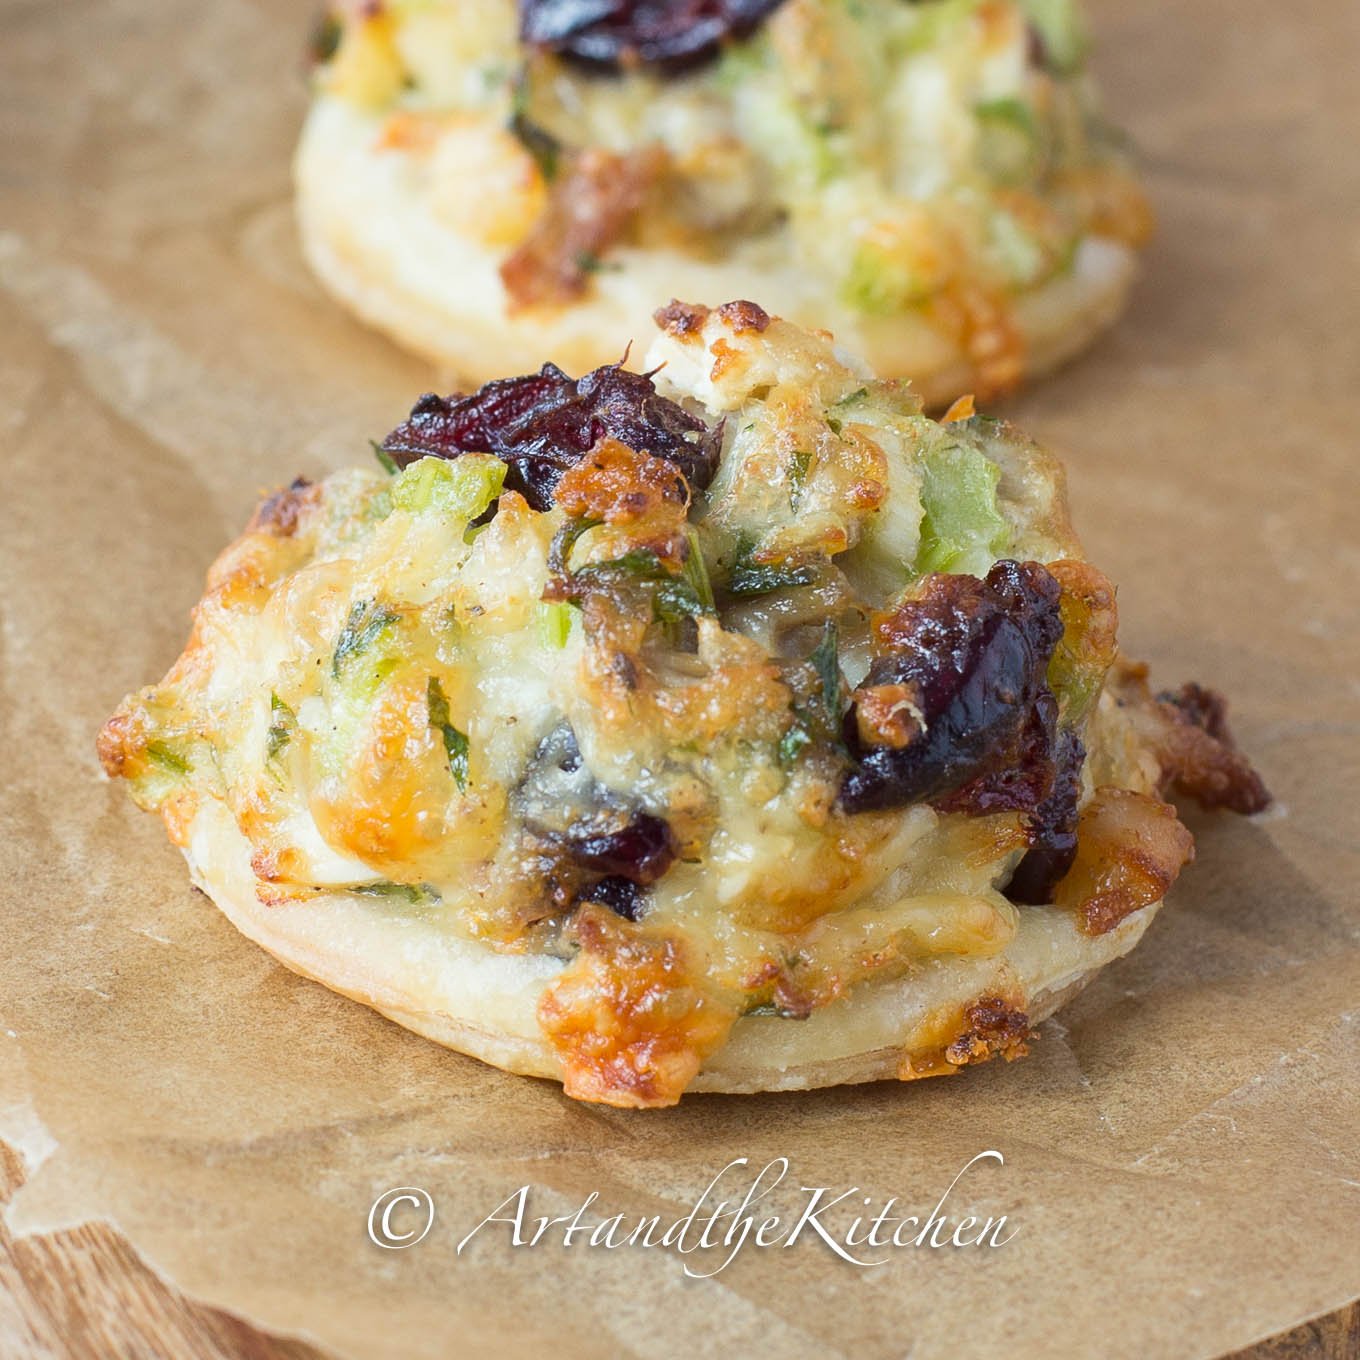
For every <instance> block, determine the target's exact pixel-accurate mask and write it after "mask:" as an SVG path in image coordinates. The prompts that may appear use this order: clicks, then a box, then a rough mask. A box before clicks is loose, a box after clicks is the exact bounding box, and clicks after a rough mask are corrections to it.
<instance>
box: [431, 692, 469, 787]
mask: <svg viewBox="0 0 1360 1360" xmlns="http://www.w3.org/2000/svg"><path fill="white" fill-rule="evenodd" d="M425 698H426V703H427V704H428V705H429V710H430V726H431V727H432V728H434V730H435V731H436V732H438V733H440V734H441V735H442V736H443V738H444V752H445V754H446V755H447V756H448V758H449V773H450V774H451V775H453V782H454V783H455V784H457V785H458V792H459V793H466V792H467V785H468V739H467V733H465V732H460V731H459V730H458V729H457V728H456V727H455V726H454V725H453V724H452V723H451V722H450V721H449V701H448V698H447V696H446V695H445V694H444V687H443V686H442V685H441V684H440V683H439V681H438V679H436V677H434V676H433V675H432V676H430V683H429V685H428V686H427V687H426V690H425Z"/></svg>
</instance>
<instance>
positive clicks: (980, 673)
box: [99, 302, 1266, 1106]
mask: <svg viewBox="0 0 1360 1360" xmlns="http://www.w3.org/2000/svg"><path fill="white" fill-rule="evenodd" d="M657 320H658V323H659V325H660V328H661V334H660V336H659V338H658V340H657V341H656V343H655V344H654V346H653V347H652V350H651V352H650V353H649V355H648V357H647V365H648V368H649V370H650V372H649V373H648V374H639V373H633V372H629V371H627V370H624V369H622V368H620V367H618V366H613V365H611V366H606V367H604V368H601V369H598V370H595V371H593V372H590V373H587V374H585V375H584V376H582V377H580V378H575V377H572V376H569V375H567V374H566V373H564V372H562V371H561V370H559V369H557V368H554V367H553V366H552V365H545V366H544V367H543V368H542V369H541V370H540V371H539V372H538V373H535V374H532V375H530V376H527V377H522V378H512V379H506V380H501V381H497V382H494V383H491V384H489V385H488V386H486V387H484V388H483V389H481V390H480V391H478V392H475V393H473V394H471V395H469V396H463V397H449V398H440V397H436V396H432V395H431V396H426V397H423V398H421V400H420V401H419V402H418V403H417V404H416V406H415V407H414V408H413V410H412V412H411V415H410V418H409V419H408V420H407V421H406V422H405V423H403V424H402V425H401V426H399V427H398V428H397V429H396V430H394V431H393V432H392V433H391V434H390V435H389V436H388V437H387V438H386V439H385V440H384V441H383V443H382V444H381V445H380V446H379V453H380V461H381V463H382V464H383V466H382V468H381V469H375V470H373V471H362V470H351V471H346V472H337V473H334V474H332V475H331V476H330V477H328V478H327V479H326V480H325V481H324V482H322V483H320V484H316V485H311V484H308V483H306V482H302V481H298V482H295V483H294V484H293V485H292V486H291V487H289V488H287V489H286V490H284V491H281V492H279V493H277V494H276V495H274V496H272V497H270V498H269V499H268V500H266V501H265V502H264V503H263V504H262V505H261V506H260V508H259V509H258V511H257V512H256V515H255V517H254V519H253V520H252V522H251V524H250V525H249V527H248V528H247V530H246V532H245V533H244V534H243V535H242V536H241V537H240V538H239V539H238V540H237V541H236V542H235V543H234V544H232V545H231V546H230V547H229V548H228V549H227V550H226V551H225V552H224V553H223V554H222V556H221V557H220V558H219V559H218V561H217V562H216V563H215V564H214V566H213V568H212V570H211V572H210V575H209V580H208V588H207V592H206V594H205V595H204V598H203V600H202V601H201V602H200V603H199V605H198V606H197V608H196V610H195V618H194V628H193V633H192V636H191V637H190V640H189V643H188V646H187V647H186V649H185V652H184V654H183V656H182V657H181V658H180V659H179V661H178V662H177V663H176V664H175V666H174V667H173V668H172V669H171V671H170V673H169V674H168V675H167V676H166V677H165V679H164V680H163V681H161V683H160V684H158V685H155V686H153V687H151V688H149V689H146V690H143V691H141V692H140V693H138V694H135V695H132V696H130V697H129V698H128V699H127V700H126V701H125V702H124V704H123V705H122V707H121V708H120V709H119V711H118V712H117V713H116V714H115V715H114V716H113V717H112V718H111V719H110V720H109V722H108V723H107V724H106V726H105V728H104V730H103V732H102V733H101V734H100V739H99V749H100V754H101V757H102V759H103V762H104V765H105V767H106V769H107V770H108V771H109V773H110V774H114V775H119V776H122V777H125V778H127V779H129V780H130V781H131V785H132V790H133V793H134V796H135V797H136V798H137V800H138V801H139V802H140V803H141V804H142V805H144V806H146V807H148V808H154V809H155V810H157V811H159V813H160V814H161V816H162V817H163V818H164V820H165V822H166V825H167V827H168V829H169V831H170V834H171V837H172V839H173V840H174V841H175V842H176V844H178V845H179V846H180V847H181V848H182V849H183V851H184V853H185V854H186V856H187V857H188V860H189V863H190V866H191V869H192V872H193V875H194V879H195V881H196V882H197V883H198V884H199V885H200V886H201V887H202V888H203V890H204V891H205V892H206V893H207V894H208V895H209V896H210V897H211V898H213V900H214V901H216V902H217V904H218V905H219V906H220V907H221V909H222V910H223V911H224V912H225V913H226V914H227V915H228V916H229V917H230V918H231V919H232V920H233V921H234V922H235V923H236V925H237V926H238V927H239V928H240V929H241V930H242V931H243V932H244V933H245V934H246V935H248V936H250V937H251V938H252V939H254V940H257V941H258V942H259V943H260V944H261V945H263V946H264V947H265V948H266V949H268V950H269V951H270V952H271V953H273V954H274V955H276V956H277V957H278V958H279V959H281V960H282V961H283V962H284V963H286V964H288V965H289V966H290V967H292V968H294V969H296V970H298V971H299V972H302V973H305V974H307V975H308V976H311V977H314V978H317V979H318V980H320V981H322V982H324V983H326V984H327V985H328V986H330V987H333V988H334V989H335V990H337V991H339V992H343V993H345V994H346V995H349V996H352V997H355V998H357V999H359V1000H361V1001H364V1002H365V1003H367V1004H369V1005H371V1006H374V1007H375V1008H377V1009H378V1010H380V1011H382V1012H383V1013H384V1014H386V1015H389V1016H391V1017H392V1018H393V1019H395V1020H397V1021H399V1022H400V1023H402V1024H404V1025H406V1026H408V1027H410V1028H412V1029H414V1030H417V1031H419V1032H420V1033H422V1034H426V1035H428V1036H429V1037H431V1038H433V1039H436V1040H438V1041H439V1042H441V1043H444V1044H448V1045H450V1046H451V1047H454V1048H458V1049H461V1050H462V1051H464V1052H467V1053H471V1054H473V1055H475V1056H477V1057H480V1058H483V1059H485V1060H487V1061H489V1062H492V1063H495V1064H497V1065H498V1066H502V1067H505V1068H508V1069H510V1070H512V1071H516V1072H524V1073H531V1074H534V1075H539V1076H548V1077H555V1078H557V1079H559V1080H562V1081H563V1082H564V1083H565V1085H566V1089H567V1091H568V1093H569V1094H571V1095H574V1096H577V1097H580V1098H583V1099H587V1100H597V1101H604V1102H607V1103H611V1104H616V1105H633V1106H654V1105H665V1104H670V1103H673V1102H674V1101H676V1100H678V1099H679V1097H680V1095H681V1094H682V1093H683V1092H684V1091H686V1090H718V1091H755V1090H769V1089H793V1088H803V1087H810V1086H820V1085H827V1084H833V1083H839V1082H849V1081H865V1080H871V1079H875V1078H879V1077H884V1076H899V1077H903V1078H907V1077H917V1076H926V1075H932V1074H935V1073H943V1072H951V1071H955V1070H957V1069H958V1068H960V1067H962V1066H965V1065H966V1064H968V1063H972V1062H978V1061H981V1060H984V1059H986V1058H988V1057H990V1056H993V1055H994V1054H998V1053H999V1054H1003V1055H1004V1056H1006V1057H1008V1058H1010V1057H1015V1056H1018V1055H1019V1054H1021V1053H1023V1052H1024V1050H1025V1046H1026V1042H1027V1040H1028V1039H1029V1037H1030V1034H1031V1031H1032V1028H1033V1026H1034V1025H1035V1024H1036V1023H1037V1022H1038V1021H1039V1020H1041V1019H1042V1018H1043V1017H1044V1016H1046V1015H1047V1014H1049V1013H1050V1012H1051V1011H1052V1010H1053V1009H1054V1008H1055V1007H1056V1006H1057V1005H1059V1004H1061V1002H1062V1001H1063V1000H1064V999H1066V998H1067V997H1068V996H1070V995H1071V994H1072V993H1073V992H1074V991H1075V990H1076V989H1078V988H1080V986H1081V985H1082V984H1083V983H1084V982H1085V981H1086V980H1087V979H1088V978H1089V977H1090V976H1091V975H1092V974H1093V973H1094V972H1095V971H1096V970H1098V969H1099V968H1100V967H1102V966H1104V965H1105V964H1106V963H1108V962H1109V961H1110V960H1111V959H1113V958H1115V957H1117V956H1118V955H1120V954H1122V953H1123V952H1125V951H1126V950H1127V949H1129V948H1131V947H1132V946H1133V944H1134V943H1135V942H1136V941H1137V939H1138V938H1139V936H1140V935H1141V934H1142V932H1143V931H1144V929H1145V928H1146V927H1147V925H1148V923H1149V921H1150V920H1151V918H1152V916H1153V915H1154V913H1155V912H1156V910H1157V908H1158V906H1159V904H1160V902H1161V900H1162V897H1163V895H1164V893H1165V891H1166V890H1167V888H1168V887H1169V886H1170V885H1171V883H1172V882H1173V880H1174V879H1175V877H1176V875H1177V873H1178V871H1179V870H1180V868H1181V866H1182V864H1183V863H1184V862H1185V860H1186V859H1187V858H1188V857H1189V855H1190V853H1191V839H1190V835H1189V833H1188V832H1187V831H1186V830H1185V828H1184V827H1183V826H1182V825H1181V823H1180V822H1179V821H1178V820H1177V818H1176V815H1175V812H1174V809H1173V808H1172V807H1170V806H1169V805H1168V804H1166V803H1164V802H1163V801H1161V797H1160V795H1161V793H1162V792H1163V791H1164V790H1166V789H1167V788H1168V787H1170V786H1172V785H1176V786H1178V787H1179V788H1181V789H1182V790H1183V791H1185V792H1187V793H1189V794H1190V795H1192V796H1194V797H1197V798H1198V799H1200V801H1202V802H1204V803H1205V804H1207V805H1209V806H1228V807H1232V808H1236V809H1237V810H1239V811H1253V810H1255V809H1257V808H1258V807H1260V806H1263V805H1264V801H1265V798H1266V794H1265V791H1264V789H1263V787H1262V786H1261V783H1260V781H1259V779H1258V778H1257V777H1256V776H1255V775H1254V774H1253V773H1252V771H1251V769H1250V767H1249V766H1248V765H1247V764H1246V762H1245V761H1244V760H1243V759H1242V757H1241V756H1240V755H1239V754H1238V753H1237V752H1236V751H1235V750H1234V749H1233V748H1232V745H1231V742H1230V741H1229V739H1228V735H1227V730H1226V727H1225V725H1224V722H1223V711H1222V704H1221V701H1219V700H1217V699H1216V698H1215V696H1213V695H1212V694H1210V693H1209V692H1208V691H1204V690H1200V689H1199V688H1197V687H1194V686H1188V687H1186V688H1185V689H1184V690H1182V691H1181V692H1180V693H1179V694H1177V695H1176V696H1174V697H1167V696H1163V697H1161V698H1155V697H1154V696H1153V695H1152V693H1151V692H1150V691H1149V689H1148V687H1147V684H1146V680H1145V677H1144V672H1143V670H1142V668H1140V667H1138V666H1136V665H1133V664H1132V663H1129V662H1127V661H1125V660H1122V659H1121V658H1120V657H1119V656H1118V653H1117V649H1116V639H1115V630H1116V617H1115V602H1114V591H1113V588H1112V587H1111V585H1110V583H1109V582H1108V581H1107V580H1106V579H1105V578H1104V577H1103V576H1102V575H1101V573H1100V572H1099V571H1098V570H1097V569H1096V568H1095V567H1094V566H1092V565H1091V564H1090V563H1088V562H1086V561H1085V560H1084V558H1083V556H1082V553H1081V549H1080V545H1079V544H1078V542H1077V540H1076V538H1075V536H1074V535H1073V532H1072V529H1071V527H1070V524H1069V523H1068V518H1067V510H1066V506H1065V503H1064V498H1063V489H1062V477H1061V471H1060V469H1059V467H1058V465H1057V464H1056V463H1055V462H1054V461H1053V460H1052V459H1051V458H1050V457H1048V456H1047V455H1046V454H1044V453H1043V452H1042V451H1041V450H1039V449H1037V448H1036V447H1035V446H1034V445H1033V444H1031V443H1029V442H1028V441H1026V440H1024V439H1023V438H1022V437H1021V436H1019V435H1018V434H1017V433H1016V432H1015V431H1014V430H1012V429H1011V428H1010V427H1008V426H1006V425H1004V424H1002V423H999V422H996V421H993V420H990V419H988V418H986V417H984V416H980V415H976V414H973V413H972V410H971V405H970V404H969V403H966V402H965V403H960V404H959V405H958V406H956V408H955V409H953V410H952V411H951V412H950V418H948V419H947V420H946V421H945V422H944V423H936V422H934V421H932V420H929V419H927V418H926V417H925V416H923V415H922V414H921V410H920V402H919V399H918V398H916V397H915V396H914V395H913V394H912V392H911V390H910V388H909V386H908V385H907V384H905V383H903V382H900V381H880V380H878V379H876V378H874V377H873V376H872V375H871V374H870V373H869V371H868V370H867V369H866V368H865V367H864V366H863V365H861V364H860V363H859V362H858V361H857V360H852V359H850V358H848V357H847V356H846V355H845V354H844V353H843V352H842V351H840V350H838V349H837V348H836V347H835V345H834V344H833V343H832V341H831V340H830V339H829V338H828V337H826V336H825V335H823V334H820V333H809V332H806V331H803V330H801V329H800V328H798V327H796V326H794V325H792V324H790V323H788V322H785V321H781V320H779V319H776V318H771V317H770V316H769V315H768V314H767V313H766V312H764V311H763V310H762V309H761V308H760V307H758V306H755V305H754V304H752V303H749V302H740V303H729V304H727V305H726V306H723V307H720V308H718V309H716V310H712V311H711V310H709V309H708V308H705V307H697V306H688V305H685V304H681V303H672V304H670V305H669V306H667V307H665V308H663V309H662V310H661V311H660V312H659V313H658V314H657Z"/></svg>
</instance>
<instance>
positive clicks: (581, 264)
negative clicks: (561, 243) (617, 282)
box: [576, 250, 623, 274]
mask: <svg viewBox="0 0 1360 1360" xmlns="http://www.w3.org/2000/svg"><path fill="white" fill-rule="evenodd" d="M576 268H577V269H578V270H580V272H581V273H582V274H617V273H618V271H619V270H620V269H622V268H623V266H622V265H621V264H619V263H618V261H617V260H606V259H603V258H601V257H600V256H599V255H596V254H595V252H594V251H591V250H581V251H578V252H577V254H576Z"/></svg>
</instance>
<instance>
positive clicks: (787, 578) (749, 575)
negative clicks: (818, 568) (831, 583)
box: [727, 561, 817, 595]
mask: <svg viewBox="0 0 1360 1360" xmlns="http://www.w3.org/2000/svg"><path fill="white" fill-rule="evenodd" d="M816 579H817V573H816V572H815V571H814V570H813V569H812V568H811V567H771V566H765V565H763V564H761V563H756V562H749V561H748V562H738V563H737V565H736V566H735V567H733V568H732V576H731V579H730V580H729V581H728V582H727V588H728V590H729V591H731V593H732V594H733V595H764V594H766V593H768V592H769V591H771V590H788V589H791V588H792V587H794V586H806V585H811V584H812V582H813V581H815V580H816Z"/></svg>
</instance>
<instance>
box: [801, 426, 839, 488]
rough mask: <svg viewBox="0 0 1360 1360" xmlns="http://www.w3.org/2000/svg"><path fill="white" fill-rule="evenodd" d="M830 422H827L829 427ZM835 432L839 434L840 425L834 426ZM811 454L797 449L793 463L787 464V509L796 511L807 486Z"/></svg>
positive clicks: (809, 451)
mask: <svg viewBox="0 0 1360 1360" xmlns="http://www.w3.org/2000/svg"><path fill="white" fill-rule="evenodd" d="M831 423H832V422H831V421H827V424H828V425H830V424H831ZM835 432H836V433H837V434H840V432H841V431H840V425H839V423H837V424H836V427H835ZM812 459H813V454H812V450H811V449H797V450H795V452H794V455H793V461H792V462H791V463H790V464H789V507H790V509H793V510H797V509H798V502H799V501H800V500H802V499H803V488H804V487H805V486H806V485H807V479H808V473H809V472H811V470H812Z"/></svg>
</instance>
